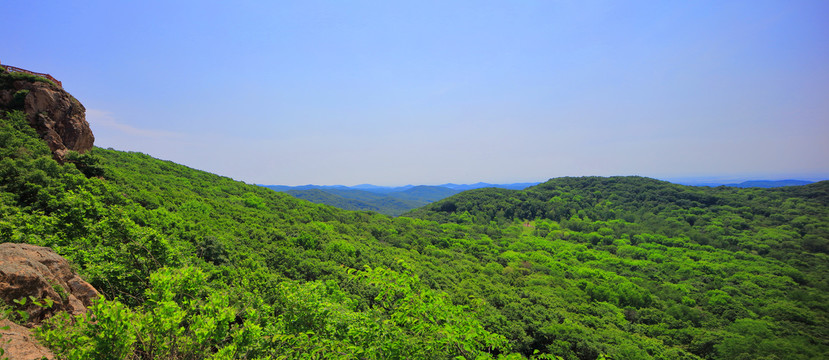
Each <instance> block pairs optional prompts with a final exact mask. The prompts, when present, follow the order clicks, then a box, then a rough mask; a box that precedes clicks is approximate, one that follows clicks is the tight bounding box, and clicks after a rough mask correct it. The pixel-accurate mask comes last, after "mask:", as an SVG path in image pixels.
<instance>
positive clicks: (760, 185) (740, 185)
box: [676, 180, 814, 188]
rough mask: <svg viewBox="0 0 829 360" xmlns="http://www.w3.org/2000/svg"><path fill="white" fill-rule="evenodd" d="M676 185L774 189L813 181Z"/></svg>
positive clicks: (706, 182) (684, 183)
mask: <svg viewBox="0 0 829 360" xmlns="http://www.w3.org/2000/svg"><path fill="white" fill-rule="evenodd" d="M676 183H677V184H682V185H690V186H710V187H717V186H730V187H738V188H750V187H757V188H775V187H783V186H801V185H808V184H812V183H814V181H809V180H748V181H743V182H739V183H736V182H717V181H703V182H694V181H685V182H683V181H677V182H676Z"/></svg>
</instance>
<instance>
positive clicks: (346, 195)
mask: <svg viewBox="0 0 829 360" xmlns="http://www.w3.org/2000/svg"><path fill="white" fill-rule="evenodd" d="M537 184H539V183H514V184H489V183H483V182H479V183H476V184H444V185H440V186H432V185H417V186H416V185H405V186H396V187H394V186H377V185H371V184H360V185H355V186H343V185H301V186H285V185H260V186H263V187H266V188H268V189H271V190H276V191H280V192H284V193H287V194H289V195H291V196H293V197H296V198H300V199H304V200H308V201H311V202H315V203H318V204H327V205H331V206H334V207H338V208H340V209H346V210H369V211H376V212H378V213H381V214H386V215H391V216H397V215H400V214H403V213H405V212H407V211H409V210H412V209H416V208H419V207H421V206H425V205H428V204H430V203H433V202H435V201H438V200H441V199H444V198H447V197H450V196H452V195H455V194H457V193H460V192H462V191H466V190H472V189H480V188H486V187H496V188H503V189H513V190H523V189H525V188H527V187H530V186H533V185H537Z"/></svg>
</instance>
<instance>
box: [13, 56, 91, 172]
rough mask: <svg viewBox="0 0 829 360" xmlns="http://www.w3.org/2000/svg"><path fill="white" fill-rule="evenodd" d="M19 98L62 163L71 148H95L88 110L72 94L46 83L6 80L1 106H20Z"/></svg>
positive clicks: (30, 120)
mask: <svg viewBox="0 0 829 360" xmlns="http://www.w3.org/2000/svg"><path fill="white" fill-rule="evenodd" d="M0 71H2V70H0ZM26 92H28V93H26ZM15 94H17V95H15ZM23 96H25V97H23ZM20 97H23V101H22V102H23V104H22V107H23V108H22V109H20V110H23V111H24V112H26V114H27V115H28V118H29V124H31V125H32V127H34V128H35V129H37V132H38V134H40V136H41V137H42V138H43V139H44V140H45V141H46V143H47V144H48V145H49V148H50V149H51V150H52V153H53V154H54V155H55V159H57V160H58V161H61V162H63V160H65V159H66V153H67V152H68V151H70V150H74V151H77V152H81V153H83V152H86V151H88V150H90V149H92V144H93V142H95V137H94V136H93V135H92V129H90V128H89V123H88V122H87V121H86V109H85V108H84V107H83V105H82V104H81V103H80V102H79V101H78V100H77V99H75V98H74V97H72V95H70V94H69V93H67V92H66V91H64V90H63V89H61V88H59V87H57V86H55V85H52V84H49V83H45V82H39V81H29V80H14V81H4V84H3V86H2V88H0V109H14V108H18V109H19V106H20V104H19V99H20Z"/></svg>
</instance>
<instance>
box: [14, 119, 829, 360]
mask: <svg viewBox="0 0 829 360" xmlns="http://www.w3.org/2000/svg"><path fill="white" fill-rule="evenodd" d="M68 160H69V161H67V163H66V164H65V165H60V164H58V163H57V162H56V161H55V160H54V159H53V158H52V156H51V152H50V150H49V148H48V147H47V146H46V145H45V143H44V142H43V141H42V140H40V138H39V137H38V135H37V133H36V132H35V131H34V130H33V129H32V128H31V127H30V126H29V125H28V122H27V120H26V117H25V114H23V113H21V112H9V113H5V114H0V242H17V243H31V244H35V245H41V246H48V247H51V248H52V249H54V250H55V252H57V253H59V254H60V255H62V256H64V257H66V258H67V259H68V260H70V261H71V262H72V263H73V265H74V266H75V267H76V268H77V270H78V272H79V273H80V275H81V276H82V277H84V279H86V280H87V281H89V282H90V283H91V284H92V285H93V286H95V287H96V288H97V289H98V290H100V291H101V292H102V293H103V294H105V295H106V300H101V301H99V302H97V303H96V304H95V305H93V308H92V311H91V313H90V314H92V315H89V316H84V315H79V316H76V317H74V318H72V319H70V316H69V315H65V316H57V317H55V318H53V320H50V321H49V322H47V324H46V325H44V326H42V327H41V328H40V329H39V330H38V331H37V336H38V338H39V339H40V340H41V342H43V343H45V344H46V345H47V346H49V347H50V348H51V349H52V350H53V351H55V352H56V353H57V355H58V357H60V358H67V359H113V358H115V359H136V358H168V359H201V358H215V359H231V358H247V359H268V358H278V357H284V358H289V359H299V358H345V359H457V358H466V359H472V358H476V359H486V358H506V359H521V358H555V357H553V356H560V357H562V358H564V359H568V360H569V359H590V360H593V359H597V358H601V357H605V358H608V359H741V358H745V359H755V358H764V357H765V358H770V359H771V358H778V359H818V358H827V357H829V339H827V333H829V330H827V324H829V319H828V318H827V312H829V311H828V310H829V309H827V306H829V305H827V304H829V296H827V294H829V286H827V279H828V278H829V276H827V274H829V273H827V269H826V266H827V264H829V261H827V260H829V259H827V254H826V251H827V249H826V248H827V245H826V244H827V229H829V226H827V223H829V220H827V203H826V199H827V197H826V190H827V185H826V183H818V184H813V185H808V186H804V187H800V188H784V189H772V190H763V189H721V188H716V189H704V188H692V187H683V186H678V185H671V184H668V183H663V182H659V181H655V180H651V179H644V178H569V179H554V180H552V181H550V182H547V183H544V184H541V185H538V186H536V187H533V188H530V189H526V190H523V191H509V190H498V189H483V190H475V191H470V192H464V193H461V194H458V195H455V196H453V197H451V198H449V199H446V200H442V201H440V202H438V203H435V204H433V205H429V206H428V207H427V208H425V209H422V210H418V211H415V212H413V213H411V214H410V216H409V217H399V218H391V217H388V216H384V215H379V214H375V213H370V212H354V211H345V210H340V209H336V208H333V207H330V206H325V205H317V204H312V203H310V202H307V201H303V200H299V199H295V198H293V197H290V196H288V195H285V194H280V193H278V192H274V191H271V190H269V189H265V188H263V187H260V186H255V185H247V184H244V183H241V182H236V181H233V180H232V179H229V178H226V177H221V176H217V175H213V174H209V173H205V172H201V171H197V170H193V169H190V168H187V167H185V166H182V165H178V164H175V163H172V162H167V161H161V160H157V159H154V158H152V157H150V156H147V155H143V154H139V153H129V152H120V151H113V150H103V149H99V148H94V149H93V150H92V152H91V153H89V154H76V153H70V154H69V156H68ZM51 301H62V299H60V298H56V299H51ZM0 306H2V309H3V310H4V311H3V312H2V314H4V316H10V317H14V316H16V315H15V314H17V313H16V312H14V311H10V310H14V309H15V304H0ZM15 320H16V321H22V320H21V318H15ZM0 340H2V339H0ZM0 344H2V343H0Z"/></svg>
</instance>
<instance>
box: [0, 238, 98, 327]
mask: <svg viewBox="0 0 829 360" xmlns="http://www.w3.org/2000/svg"><path fill="white" fill-rule="evenodd" d="M99 295H100V294H99V293H98V291H97V290H95V288H94V287H92V285H90V284H89V283H88V282H86V281H84V280H83V279H81V278H80V277H79V276H78V274H76V273H75V272H74V271H72V268H71V266H69V262H67V261H66V259H64V258H62V257H60V256H59V255H58V254H56V253H55V252H54V251H52V249H49V248H45V247H40V246H34V245H28V244H12V243H3V244H0V298H2V299H3V301H5V302H6V303H7V304H13V301H14V300H17V299H20V298H24V297H25V298H28V297H29V296H33V297H35V298H37V299H43V298H49V299H52V301H54V302H55V304H54V306H52V308H50V309H46V308H41V307H39V306H37V305H33V304H31V302H28V303H27V304H26V306H25V307H24V308H23V310H26V311H27V312H28V313H29V314H30V315H31V316H30V318H29V321H30V322H31V323H32V324H37V323H39V322H40V321H42V320H43V319H45V318H47V317H49V316H51V315H52V314H54V313H56V312H59V311H68V312H69V313H71V314H80V313H84V312H86V307H87V306H89V305H91V302H92V300H93V299H95V298H97V297H98V296H99Z"/></svg>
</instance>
